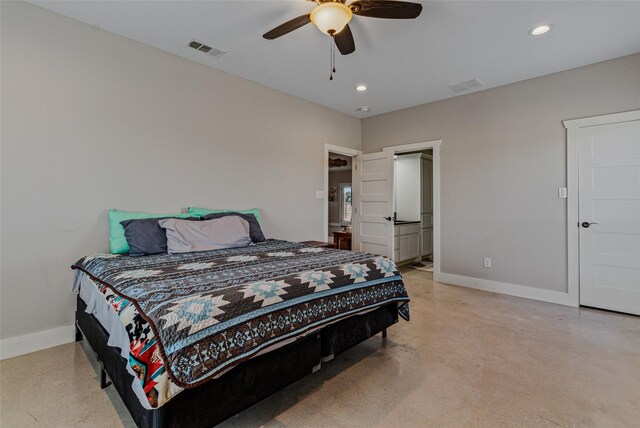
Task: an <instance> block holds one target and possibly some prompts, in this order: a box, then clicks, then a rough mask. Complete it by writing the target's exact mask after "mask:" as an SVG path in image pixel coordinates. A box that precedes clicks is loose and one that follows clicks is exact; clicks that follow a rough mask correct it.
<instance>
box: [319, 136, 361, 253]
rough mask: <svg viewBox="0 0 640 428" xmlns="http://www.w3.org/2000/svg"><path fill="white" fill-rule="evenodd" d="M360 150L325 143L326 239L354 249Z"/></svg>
mask: <svg viewBox="0 0 640 428" xmlns="http://www.w3.org/2000/svg"><path fill="white" fill-rule="evenodd" d="M359 154H360V151H358V150H353V149H348V148H346V147H338V146H332V145H329V144H325V159H324V160H325V165H324V175H325V186H324V189H325V195H326V197H325V203H324V216H323V217H324V232H323V241H325V242H328V243H332V244H334V245H335V247H336V248H339V249H343V250H351V249H352V245H351V231H352V225H353V214H354V213H353V201H354V189H353V186H352V182H353V172H354V158H355V157H356V156H358V155H359Z"/></svg>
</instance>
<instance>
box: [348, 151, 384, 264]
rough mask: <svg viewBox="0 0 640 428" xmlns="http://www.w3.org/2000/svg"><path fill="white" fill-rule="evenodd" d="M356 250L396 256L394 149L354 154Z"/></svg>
mask: <svg viewBox="0 0 640 428" xmlns="http://www.w3.org/2000/svg"><path fill="white" fill-rule="evenodd" d="M354 165H355V171H354V174H353V189H354V192H353V195H354V208H355V209H354V213H353V214H354V216H353V220H354V221H353V239H352V241H353V250H354V251H365V252H368V253H373V254H379V255H382V256H387V257H389V258H391V259H393V186H394V184H393V152H379V153H371V154H366V155H360V156H357V157H355V158H354Z"/></svg>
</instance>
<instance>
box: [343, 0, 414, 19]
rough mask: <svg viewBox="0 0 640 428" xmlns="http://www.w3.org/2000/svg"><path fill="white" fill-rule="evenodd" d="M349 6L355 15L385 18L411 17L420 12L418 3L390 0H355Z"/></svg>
mask: <svg viewBox="0 0 640 428" xmlns="http://www.w3.org/2000/svg"><path fill="white" fill-rule="evenodd" d="M349 8H350V9H351V11H352V12H353V13H354V14H355V15H359V16H368V17H370V18H387V19H413V18H417V17H418V16H420V12H422V5H421V4H420V3H411V2H407V1H391V0H356V1H354V2H353V3H351V4H350V5H349Z"/></svg>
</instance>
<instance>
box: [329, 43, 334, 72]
mask: <svg viewBox="0 0 640 428" xmlns="http://www.w3.org/2000/svg"><path fill="white" fill-rule="evenodd" d="M329 43H330V45H329V80H333V72H334V71H335V70H334V68H333V36H331V38H330V39H329Z"/></svg>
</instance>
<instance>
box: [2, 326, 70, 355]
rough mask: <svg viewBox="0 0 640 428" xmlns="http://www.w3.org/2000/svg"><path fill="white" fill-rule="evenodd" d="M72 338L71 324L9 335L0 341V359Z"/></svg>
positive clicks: (54, 344) (64, 341) (38, 349)
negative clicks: (18, 334)
mask: <svg viewBox="0 0 640 428" xmlns="http://www.w3.org/2000/svg"><path fill="white" fill-rule="evenodd" d="M74 340H75V328H74V326H73V324H72V325H65V326H63V327H57V328H52V329H50V330H44V331H38V332H35V333H31V334H25V335H23V336H16V337H9V338H7V339H2V340H1V341H0V360H6V359H7V358H13V357H17V356H19V355H24V354H29V353H31V352H36V351H40V350H42V349H47V348H51V347H53V346H58V345H63V344H65V343H69V342H73V341H74Z"/></svg>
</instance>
